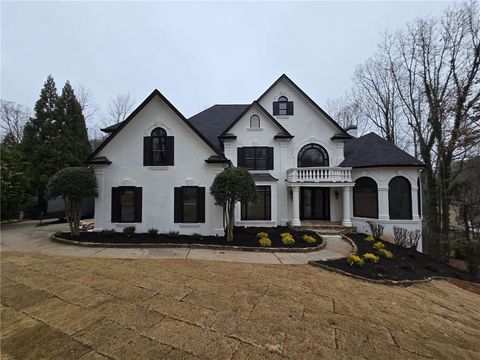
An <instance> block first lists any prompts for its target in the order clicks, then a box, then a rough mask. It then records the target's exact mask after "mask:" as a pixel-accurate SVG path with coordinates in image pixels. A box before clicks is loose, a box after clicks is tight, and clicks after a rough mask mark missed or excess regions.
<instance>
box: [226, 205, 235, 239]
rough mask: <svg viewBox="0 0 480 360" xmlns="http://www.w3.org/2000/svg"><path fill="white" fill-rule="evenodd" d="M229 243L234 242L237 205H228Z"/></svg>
mask: <svg viewBox="0 0 480 360" xmlns="http://www.w3.org/2000/svg"><path fill="white" fill-rule="evenodd" d="M227 206H228V214H227V217H228V226H227V241H233V227H234V225H235V203H228V205H227Z"/></svg>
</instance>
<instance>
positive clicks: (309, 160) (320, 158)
mask: <svg viewBox="0 0 480 360" xmlns="http://www.w3.org/2000/svg"><path fill="white" fill-rule="evenodd" d="M297 166H298V167H313V166H328V153H327V151H326V150H325V149H324V148H323V147H322V146H320V145H318V144H308V145H305V146H304V147H303V148H302V149H301V150H300V152H299V153H298V159H297Z"/></svg>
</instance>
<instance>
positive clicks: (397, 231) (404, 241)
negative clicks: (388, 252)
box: [393, 226, 409, 247]
mask: <svg viewBox="0 0 480 360" xmlns="http://www.w3.org/2000/svg"><path fill="white" fill-rule="evenodd" d="M407 233H408V230H407V229H405V228H403V227H400V226H394V227H393V243H394V244H395V245H398V246H402V247H408V246H407V245H408V244H409V242H408V237H407Z"/></svg>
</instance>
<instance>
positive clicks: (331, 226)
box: [289, 220, 357, 235]
mask: <svg viewBox="0 0 480 360" xmlns="http://www.w3.org/2000/svg"><path fill="white" fill-rule="evenodd" d="M289 225H291V224H290V223H289ZM293 227H294V228H298V229H305V230H307V229H308V230H314V231H315V232H317V233H318V234H320V235H340V234H352V233H354V234H356V233H357V228H356V227H355V226H343V225H342V224H341V223H340V222H338V223H337V222H331V221H315V220H303V221H302V225H301V226H293Z"/></svg>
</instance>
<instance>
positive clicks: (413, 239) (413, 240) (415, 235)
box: [408, 230, 422, 248]
mask: <svg viewBox="0 0 480 360" xmlns="http://www.w3.org/2000/svg"><path fill="white" fill-rule="evenodd" d="M420 236H422V232H421V231H420V230H411V231H409V232H408V242H409V247H412V248H416V247H417V245H418V242H419V241H420Z"/></svg>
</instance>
